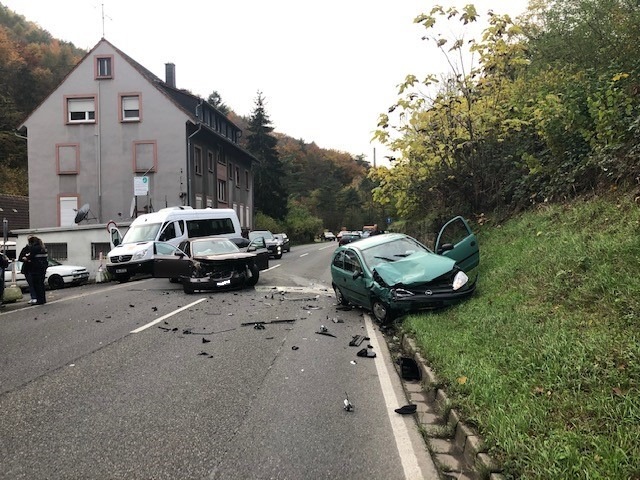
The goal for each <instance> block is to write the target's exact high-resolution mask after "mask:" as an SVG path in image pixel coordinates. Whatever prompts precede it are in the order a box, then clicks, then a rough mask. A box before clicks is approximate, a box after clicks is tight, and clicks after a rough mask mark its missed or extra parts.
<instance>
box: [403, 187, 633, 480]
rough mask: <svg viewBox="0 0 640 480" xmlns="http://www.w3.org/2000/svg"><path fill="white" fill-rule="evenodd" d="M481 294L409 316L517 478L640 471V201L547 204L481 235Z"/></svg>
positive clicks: (454, 396) (440, 372) (464, 408)
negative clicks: (441, 310)
mask: <svg viewBox="0 0 640 480" xmlns="http://www.w3.org/2000/svg"><path fill="white" fill-rule="evenodd" d="M478 238H479V243H480V267H479V274H480V278H479V283H478V290H477V291H476V296H475V297H473V298H472V299H470V300H468V301H467V302H465V303H463V304H460V305H458V306H456V307H454V308H451V309H449V310H447V311H443V312H439V313H436V314H426V315H416V316H412V317H407V318H406V319H405V320H404V323H403V327H402V328H403V329H405V330H406V331H409V332H411V335H412V336H413V337H414V338H416V340H417V341H418V343H419V345H420V347H421V350H422V353H423V354H424V355H425V357H426V358H427V360H428V362H429V364H430V365H431V366H432V367H433V368H434V370H435V372H436V374H437V376H438V377H439V378H440V379H441V380H442V382H443V384H444V388H445V389H446V391H447V394H448V396H449V398H450V399H451V400H452V401H453V406H454V408H457V409H458V410H459V411H460V412H461V414H462V416H463V417H464V418H465V419H466V422H467V423H468V424H470V425H472V426H474V427H475V428H476V429H477V430H478V432H479V433H480V435H481V436H482V438H483V439H484V440H485V444H486V445H487V446H488V447H489V450H488V451H489V453H490V454H491V455H492V456H493V458H494V459H496V460H497V461H499V462H500V463H501V464H502V466H503V468H504V471H503V473H504V474H505V476H506V477H507V478H519V479H520V478H522V479H590V480H592V479H640V395H639V390H640V208H639V207H638V205H636V204H635V203H633V201H626V200H624V201H618V203H612V202H609V201H605V200H603V199H595V200H590V201H585V202H577V203H575V204H572V205H564V206H560V205H557V206H545V207H543V208H539V209H538V210H536V211H535V212H529V213H526V214H524V215H522V216H521V217H519V218H517V219H514V220H511V221H509V222H507V223H506V224H504V225H501V226H497V225H487V226H485V227H482V230H481V231H480V232H479V233H478Z"/></svg>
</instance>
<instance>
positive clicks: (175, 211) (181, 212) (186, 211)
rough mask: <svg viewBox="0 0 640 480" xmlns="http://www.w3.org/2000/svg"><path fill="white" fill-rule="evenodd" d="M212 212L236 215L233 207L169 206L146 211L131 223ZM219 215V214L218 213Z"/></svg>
mask: <svg viewBox="0 0 640 480" xmlns="http://www.w3.org/2000/svg"><path fill="white" fill-rule="evenodd" d="M212 212H215V214H219V215H220V216H221V217H223V216H228V215H230V216H232V217H235V216H236V212H235V210H234V209H232V208H192V207H188V206H187V207H167V208H163V209H160V210H158V211H157V212H153V213H145V214H144V215H140V216H139V217H137V218H135V219H134V220H133V222H131V225H132V226H133V225H136V224H140V223H160V222H164V221H165V220H167V219H169V218H200V217H202V216H203V215H204V216H210V215H211V214H212ZM216 216H217V215H216Z"/></svg>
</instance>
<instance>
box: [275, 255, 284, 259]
mask: <svg viewBox="0 0 640 480" xmlns="http://www.w3.org/2000/svg"><path fill="white" fill-rule="evenodd" d="M274 258H275V259H276V260H280V259H281V258H282V254H280V255H276V256H275V257H274Z"/></svg>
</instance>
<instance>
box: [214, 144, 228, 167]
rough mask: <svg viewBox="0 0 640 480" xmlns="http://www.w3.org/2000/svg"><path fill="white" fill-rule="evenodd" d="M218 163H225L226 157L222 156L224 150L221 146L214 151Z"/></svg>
mask: <svg viewBox="0 0 640 480" xmlns="http://www.w3.org/2000/svg"><path fill="white" fill-rule="evenodd" d="M216 155H217V160H218V163H221V164H223V165H225V164H226V163H227V159H226V158H225V156H224V150H222V147H218V151H217V152H216Z"/></svg>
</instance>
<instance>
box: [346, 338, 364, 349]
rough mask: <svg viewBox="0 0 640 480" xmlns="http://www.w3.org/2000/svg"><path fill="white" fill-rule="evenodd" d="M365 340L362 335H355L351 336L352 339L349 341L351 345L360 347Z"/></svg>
mask: <svg viewBox="0 0 640 480" xmlns="http://www.w3.org/2000/svg"><path fill="white" fill-rule="evenodd" d="M363 340H364V337H363V336H362V335H354V336H353V338H351V341H350V342H349V346H351V347H358V346H360V344H361V343H362V341H363Z"/></svg>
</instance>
